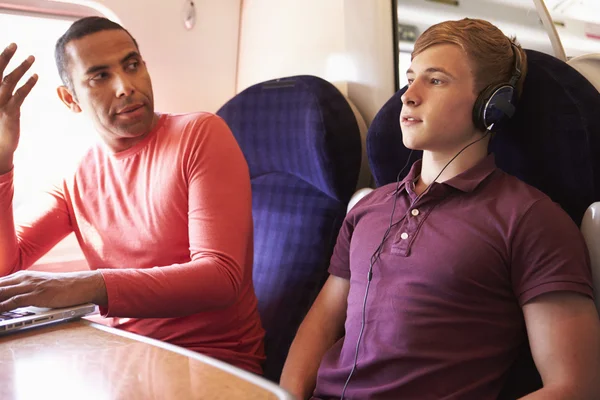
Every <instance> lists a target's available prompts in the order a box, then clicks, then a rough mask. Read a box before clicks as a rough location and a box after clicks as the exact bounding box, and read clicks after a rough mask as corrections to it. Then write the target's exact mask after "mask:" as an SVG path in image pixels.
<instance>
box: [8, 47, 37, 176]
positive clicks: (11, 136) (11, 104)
mask: <svg viewBox="0 0 600 400" xmlns="http://www.w3.org/2000/svg"><path fill="white" fill-rule="evenodd" d="M16 50H17V45H16V44H14V43H12V44H11V45H9V46H8V47H7V48H6V49H4V51H3V52H2V54H0V82H1V83H0V174H5V173H7V172H9V171H10V170H11V169H12V163H13V154H14V152H15V150H16V149H17V146H18V144H19V135H20V130H21V128H20V119H21V105H22V104H23V101H24V100H25V98H26V97H27V95H28V94H29V92H31V89H33V86H35V84H36V82H37V79H38V77H37V75H33V76H31V77H30V78H29V79H28V80H27V81H26V82H25V83H24V84H23V86H21V87H20V88H18V89H17V90H16V91H15V88H16V86H17V83H19V81H20V80H21V78H22V77H23V75H25V73H26V72H27V70H29V68H31V65H32V64H33V62H34V61H35V59H34V57H33V56H29V57H27V59H25V61H23V62H22V63H21V65H19V66H18V67H17V68H15V69H14V70H13V71H12V72H11V73H9V74H7V75H4V70H5V69H6V66H7V65H8V63H9V62H10V60H11V59H12V57H13V56H14V54H15V51H16Z"/></svg>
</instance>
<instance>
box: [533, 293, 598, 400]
mask: <svg viewBox="0 0 600 400" xmlns="http://www.w3.org/2000/svg"><path fill="white" fill-rule="evenodd" d="M523 314H524V316H525V323H526V325H527V334H528V336H529V343H530V346H531V352H532V354H533V359H534V361H535V364H536V366H537V368H538V371H539V372H540V375H541V377H542V381H543V382H544V387H543V388H542V389H540V390H539V391H537V392H535V393H532V394H530V395H528V396H526V397H524V398H523V400H535V399H544V400H553V399H556V400H559V399H571V400H588V399H589V400H596V399H600V322H599V319H598V312H597V311H596V307H595V305H594V302H593V301H592V300H591V299H590V298H589V297H586V296H583V295H580V294H577V293H571V292H554V293H547V294H544V295H541V296H538V297H536V298H534V299H533V300H531V301H530V302H529V303H527V304H525V306H524V307H523Z"/></svg>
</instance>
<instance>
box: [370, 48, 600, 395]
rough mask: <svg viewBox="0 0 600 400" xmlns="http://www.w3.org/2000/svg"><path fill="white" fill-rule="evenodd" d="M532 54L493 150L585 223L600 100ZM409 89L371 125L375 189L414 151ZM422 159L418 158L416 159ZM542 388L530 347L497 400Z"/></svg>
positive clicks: (599, 145)
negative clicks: (406, 138)
mask: <svg viewBox="0 0 600 400" xmlns="http://www.w3.org/2000/svg"><path fill="white" fill-rule="evenodd" d="M527 56H528V68H529V72H528V73H527V78H526V80H525V86H524V91H523V96H522V97H521V100H520V102H519V104H518V106H517V112H516V114H515V116H514V117H513V118H512V120H511V121H510V122H509V123H507V124H506V125H505V127H504V129H503V131H501V132H499V133H498V134H497V135H496V136H495V137H494V139H493V140H492V142H491V145H490V150H491V151H493V152H494V153H495V156H496V164H497V165H498V167H499V168H501V169H503V170H504V171H506V172H508V173H509V174H512V175H514V176H516V177H518V178H520V179H521V180H523V181H525V182H527V183H528V184H530V185H532V186H534V187H536V188H538V189H539V190H541V191H543V192H544V193H546V194H547V195H548V196H550V197H551V198H552V199H553V200H554V201H555V202H557V203H558V204H560V205H561V206H562V208H563V209H564V210H565V211H566V212H567V213H568V214H569V215H570V216H571V218H572V219H573V221H575V222H576V223H577V225H580V223H581V220H582V218H583V215H584V213H585V210H586V209H587V207H588V206H589V205H590V204H591V203H592V202H594V201H598V200H600V157H599V156H598V155H599V154H600V117H599V110H600V94H599V93H598V91H597V90H596V89H595V88H594V86H592V85H591V84H590V83H589V82H588V81H587V80H586V79H585V78H584V77H583V76H582V75H581V74H580V73H578V72H577V71H576V70H575V69H573V68H572V67H570V66H569V65H567V64H566V63H564V62H562V61H560V60H558V59H556V58H554V57H552V56H549V55H547V54H544V53H540V52H537V51H533V50H527ZM405 91H406V88H403V89H402V90H400V91H399V92H397V93H396V94H395V95H394V96H393V97H392V98H391V99H390V100H389V101H388V102H387V103H386V104H385V105H384V106H383V108H382V109H381V110H380V111H379V113H378V114H377V115H376V117H375V119H374V120H373V122H372V124H371V126H370V127H369V132H368V135H367V154H368V157H369V164H370V166H371V171H372V173H373V176H374V179H375V183H376V185H377V186H382V185H385V184H388V183H390V182H394V181H396V176H397V174H398V172H399V171H400V170H401V169H402V167H403V166H404V164H405V163H406V161H407V157H408V155H409V152H410V151H409V150H408V149H407V148H405V147H404V145H403V144H402V131H401V129H400V124H399V116H400V110H401V108H402V101H401V99H400V97H401V96H402V94H403V93H404V92H405ZM421 154H422V153H421V152H416V151H415V152H413V155H412V157H411V158H412V160H413V161H414V160H416V159H418V158H420V157H421ZM408 170H409V169H408V168H407V169H406V171H405V172H404V175H406V174H407V173H408ZM402 178H404V176H402V177H401V179H402ZM539 387H541V380H540V377H539V374H538V372H537V370H536V368H535V365H534V364H533V360H532V358H531V353H530V351H529V346H528V344H525V345H524V347H523V353H522V357H520V359H519V360H518V361H517V362H516V363H515V366H514V367H513V370H512V371H511V372H510V374H509V377H508V378H507V383H506V385H505V387H504V392H503V393H502V395H501V397H500V398H502V399H514V398H517V397H519V396H520V395H523V394H525V393H529V392H531V391H534V390H536V389H537V388H539Z"/></svg>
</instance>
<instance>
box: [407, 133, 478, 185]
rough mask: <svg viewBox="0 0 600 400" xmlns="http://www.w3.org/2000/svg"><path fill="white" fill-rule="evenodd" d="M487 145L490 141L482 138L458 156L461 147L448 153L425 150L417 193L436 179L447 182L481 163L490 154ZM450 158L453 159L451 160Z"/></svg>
mask: <svg viewBox="0 0 600 400" xmlns="http://www.w3.org/2000/svg"><path fill="white" fill-rule="evenodd" d="M487 147H488V141H487V140H482V141H481V142H478V143H476V144H474V145H472V146H470V147H469V148H467V149H466V150H464V151H463V152H462V153H460V155H459V156H458V157H456V158H454V157H455V156H456V154H457V153H458V152H459V151H460V149H459V150H457V151H456V152H448V153H439V152H431V151H427V150H425V151H423V161H422V164H421V174H420V176H419V180H418V181H417V184H416V186H415V191H416V193H417V195H420V194H421V193H423V192H424V191H425V189H426V188H427V187H428V186H429V185H430V184H431V183H432V182H433V180H434V179H435V180H436V182H445V181H447V180H449V179H452V178H454V177H455V176H457V175H460V174H462V173H463V172H465V171H467V170H469V169H471V168H473V167H474V166H475V165H477V164H479V162H481V161H482V160H483V159H484V158H485V157H486V156H487V154H488V150H487ZM453 158H454V160H452V159H453ZM450 160H452V161H451V162H450ZM448 163H450V164H448ZM444 167H445V169H444ZM442 169H443V172H442ZM440 172H441V174H440ZM438 175H439V177H438ZM436 177H437V179H436Z"/></svg>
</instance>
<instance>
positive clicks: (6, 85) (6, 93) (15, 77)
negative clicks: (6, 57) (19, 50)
mask: <svg viewBox="0 0 600 400" xmlns="http://www.w3.org/2000/svg"><path fill="white" fill-rule="evenodd" d="M34 61H35V58H34V57H33V56H29V57H27V59H26V60H25V61H23V62H22V63H21V64H20V65H19V66H18V67H17V68H15V69H14V71H12V72H11V73H10V74H8V75H6V76H5V77H4V78H3V79H2V83H1V84H0V107H2V106H3V105H5V104H6V103H7V102H9V100H11V99H12V98H13V92H14V90H15V87H16V86H17V83H19V81H20V80H21V78H22V77H23V75H25V72H27V70H28V69H29V68H31V65H32V64H33V62H34ZM36 81H37V78H33V79H32V78H30V79H29V80H27V82H26V83H25V84H24V85H23V86H22V87H21V88H23V87H25V88H27V87H29V91H31V88H33V85H34V84H35V82H36ZM29 91H27V93H29ZM26 95H27V94H26V93H24V91H21V92H20V95H19V96H18V97H17V98H15V100H14V103H15V105H20V104H21V103H22V102H23V100H24V99H25V97H24V96H26Z"/></svg>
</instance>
